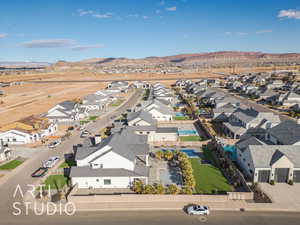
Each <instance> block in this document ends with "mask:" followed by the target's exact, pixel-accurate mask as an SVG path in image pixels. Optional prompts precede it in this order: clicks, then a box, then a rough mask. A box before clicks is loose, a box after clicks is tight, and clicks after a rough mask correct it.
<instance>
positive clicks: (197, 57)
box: [55, 51, 300, 66]
mask: <svg viewBox="0 0 300 225" xmlns="http://www.w3.org/2000/svg"><path fill="white" fill-rule="evenodd" d="M272 59H274V60H285V59H297V60H298V59H299V60H300V53H278V54H277V53H263V52H237V51H222V52H211V53H195V54H180V55H173V56H164V57H156V56H151V57H146V58H140V59H130V58H91V59H86V60H82V61H78V62H66V61H59V62H57V63H56V64H55V65H57V66H67V65H69V66H71V65H73V66H82V65H86V64H89V65H103V66H105V65H107V66H109V65H134V64H157V63H197V62H198V63H201V62H205V61H214V60H216V61H218V60H219V61H220V60H222V61H226V60H228V61H230V60H233V61H238V60H243V61H245V60H272Z"/></svg>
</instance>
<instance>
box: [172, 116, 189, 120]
mask: <svg viewBox="0 0 300 225" xmlns="http://www.w3.org/2000/svg"><path fill="white" fill-rule="evenodd" d="M173 120H191V119H190V118H189V117H188V116H173Z"/></svg>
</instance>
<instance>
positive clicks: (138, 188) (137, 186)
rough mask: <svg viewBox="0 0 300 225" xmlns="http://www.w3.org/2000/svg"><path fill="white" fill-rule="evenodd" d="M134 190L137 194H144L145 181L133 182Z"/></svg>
mask: <svg viewBox="0 0 300 225" xmlns="http://www.w3.org/2000/svg"><path fill="white" fill-rule="evenodd" d="M132 190H133V191H134V192H135V193H137V194H141V193H143V190H144V183H143V181H141V180H135V181H134V182H133V186H132Z"/></svg>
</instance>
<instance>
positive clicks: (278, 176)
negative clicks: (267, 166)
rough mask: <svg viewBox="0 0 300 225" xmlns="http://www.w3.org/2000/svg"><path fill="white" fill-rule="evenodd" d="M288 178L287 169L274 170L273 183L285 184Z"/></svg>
mask: <svg viewBox="0 0 300 225" xmlns="http://www.w3.org/2000/svg"><path fill="white" fill-rule="evenodd" d="M288 178H289V168H277V169H275V182H277V183H285V182H287V181H288Z"/></svg>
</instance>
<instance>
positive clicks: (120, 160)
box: [70, 129, 149, 188]
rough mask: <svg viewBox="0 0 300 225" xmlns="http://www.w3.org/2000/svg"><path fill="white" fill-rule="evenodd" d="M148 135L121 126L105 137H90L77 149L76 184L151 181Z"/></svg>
mask: <svg viewBox="0 0 300 225" xmlns="http://www.w3.org/2000/svg"><path fill="white" fill-rule="evenodd" d="M148 154H149V145H148V144H147V136H145V135H137V134H135V133H134V132H133V131H131V130H129V129H120V131H119V132H116V133H114V134H112V135H111V136H109V137H108V138H106V139H104V140H101V137H98V136H96V137H94V138H93V139H87V140H86V141H85V143H84V144H83V145H82V146H80V147H78V148H77V150H76V152H75V160H76V163H77V166H76V167H72V168H71V172H70V177H71V181H72V185H78V188H130V187H131V186H132V184H133V182H134V180H135V179H140V180H143V181H144V182H145V183H146V184H147V183H148V176H149V162H148V157H149V155H148Z"/></svg>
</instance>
